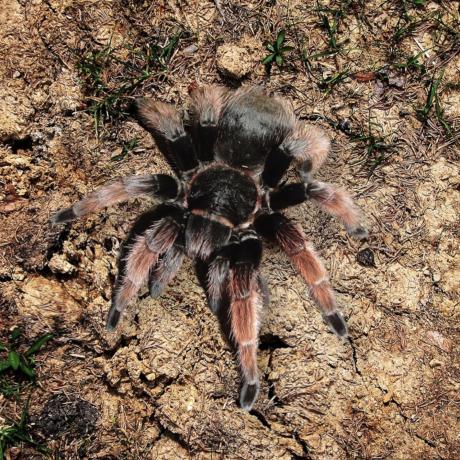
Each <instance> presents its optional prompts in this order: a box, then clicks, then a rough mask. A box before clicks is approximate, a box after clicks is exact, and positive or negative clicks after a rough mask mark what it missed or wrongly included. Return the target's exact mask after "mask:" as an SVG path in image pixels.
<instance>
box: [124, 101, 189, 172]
mask: <svg viewBox="0 0 460 460" xmlns="http://www.w3.org/2000/svg"><path fill="white" fill-rule="evenodd" d="M133 115H134V117H135V118H136V119H137V120H138V121H139V124H140V125H141V126H142V127H143V128H144V129H146V130H147V131H149V132H150V133H151V134H152V136H153V138H154V139H155V142H156V144H157V146H158V148H159V149H160V151H161V152H162V153H163V155H164V156H165V158H166V160H167V161H168V163H169V164H170V165H171V167H172V168H173V169H174V171H175V172H176V174H179V175H180V174H181V173H182V172H186V171H190V170H192V169H195V168H196V167H197V166H198V160H197V158H196V156H195V152H194V147H193V142H192V138H191V136H190V135H189V134H188V133H187V132H186V130H185V128H184V122H183V119H182V116H181V114H179V112H177V110H176V109H175V108H174V107H173V106H172V105H170V104H165V103H163V102H159V101H153V100H150V99H138V100H137V101H136V104H135V106H134V110H133Z"/></svg>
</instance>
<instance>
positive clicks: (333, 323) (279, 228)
mask: <svg viewBox="0 0 460 460" xmlns="http://www.w3.org/2000/svg"><path fill="white" fill-rule="evenodd" d="M255 225H256V229H257V231H258V232H259V233H260V234H261V235H263V236H264V237H265V238H267V239H269V240H271V241H274V242H276V243H278V245H279V246H280V247H281V249H282V250H283V251H284V252H285V253H286V254H287V256H288V257H289V259H290V260H291V262H292V264H293V265H294V267H295V268H296V269H297V270H298V272H299V273H300V275H301V276H302V278H303V279H304V280H305V281H306V283H307V285H308V287H309V291H310V295H311V297H312V298H313V300H314V301H315V302H316V304H317V305H318V306H319V307H320V309H321V311H322V313H323V317H324V319H325V321H326V322H327V323H328V324H329V326H330V327H331V329H332V330H333V331H334V332H335V333H336V334H337V335H339V336H340V337H346V336H347V334H348V332H347V326H346V323H345V321H344V319H343V317H342V315H341V314H340V312H339V311H338V310H337V302H336V300H335V295H334V291H333V289H332V287H331V284H330V282H329V277H328V275H327V272H326V269H325V268H324V266H323V263H322V262H321V259H320V258H319V256H318V255H317V253H316V251H315V250H314V249H313V247H312V245H311V244H309V243H308V242H307V241H306V239H305V235H304V234H303V231H302V230H301V229H300V228H299V227H298V226H297V225H295V224H293V223H292V222H291V221H290V220H289V219H288V218H287V217H285V216H283V215H282V214H280V213H274V214H265V215H262V216H260V217H259V218H258V219H257V220H256V222H255Z"/></svg>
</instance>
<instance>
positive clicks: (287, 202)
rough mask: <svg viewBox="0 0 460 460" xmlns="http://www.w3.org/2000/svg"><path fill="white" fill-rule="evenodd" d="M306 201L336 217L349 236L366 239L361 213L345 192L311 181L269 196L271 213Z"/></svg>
mask: <svg viewBox="0 0 460 460" xmlns="http://www.w3.org/2000/svg"><path fill="white" fill-rule="evenodd" d="M307 199H313V200H315V201H316V202H318V204H319V205H320V207H321V208H322V209H323V210H325V211H326V212H328V213H330V214H332V215H333V216H336V217H338V218H339V219H340V220H341V221H342V222H343V224H344V225H345V228H346V230H347V232H348V234H349V235H351V236H353V237H355V238H358V239H364V238H367V236H368V231H367V229H366V228H365V226H364V224H363V223H362V220H363V219H362V216H361V212H360V210H359V208H358V207H357V206H356V205H355V203H354V202H353V200H352V198H351V197H350V195H349V194H348V192H347V191H346V190H343V189H341V188H336V187H334V186H333V185H331V184H328V183H327V182H319V181H311V182H310V183H308V184H306V183H294V184H287V185H285V186H283V187H280V188H279V189H278V190H276V191H273V192H271V193H270V195H269V201H270V208H271V209H272V210H273V211H280V210H282V209H285V208H288V207H290V206H295V205H298V204H300V203H303V202H304V201H305V200H307Z"/></svg>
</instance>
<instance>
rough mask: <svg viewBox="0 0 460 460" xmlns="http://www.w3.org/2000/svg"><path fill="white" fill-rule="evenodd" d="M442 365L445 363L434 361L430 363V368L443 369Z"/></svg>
mask: <svg viewBox="0 0 460 460" xmlns="http://www.w3.org/2000/svg"><path fill="white" fill-rule="evenodd" d="M442 365H444V363H443V362H442V361H440V360H439V359H432V360H431V361H430V367H441V366H442Z"/></svg>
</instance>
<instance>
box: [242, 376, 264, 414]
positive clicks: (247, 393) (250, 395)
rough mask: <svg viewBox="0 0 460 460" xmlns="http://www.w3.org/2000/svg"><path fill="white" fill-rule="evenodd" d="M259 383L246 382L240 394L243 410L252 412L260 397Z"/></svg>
mask: <svg viewBox="0 0 460 460" xmlns="http://www.w3.org/2000/svg"><path fill="white" fill-rule="evenodd" d="M259 387H260V385H259V382H258V381H256V382H254V383H247V382H244V384H243V386H242V388H241V392H240V406H241V409H244V410H246V411H248V412H249V411H250V410H251V409H252V406H253V404H254V403H255V401H256V399H257V396H259Z"/></svg>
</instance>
